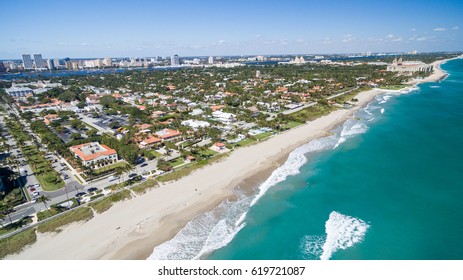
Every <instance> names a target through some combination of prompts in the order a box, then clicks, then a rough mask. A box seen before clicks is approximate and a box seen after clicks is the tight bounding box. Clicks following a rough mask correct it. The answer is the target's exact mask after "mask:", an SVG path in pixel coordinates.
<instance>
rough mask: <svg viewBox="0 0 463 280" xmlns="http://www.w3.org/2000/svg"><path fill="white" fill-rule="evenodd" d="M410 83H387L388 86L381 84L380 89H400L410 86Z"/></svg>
mask: <svg viewBox="0 0 463 280" xmlns="http://www.w3.org/2000/svg"><path fill="white" fill-rule="evenodd" d="M408 86H409V85H387V86H380V87H379V88H380V89H390V90H399V89H403V88H406V87H408Z"/></svg>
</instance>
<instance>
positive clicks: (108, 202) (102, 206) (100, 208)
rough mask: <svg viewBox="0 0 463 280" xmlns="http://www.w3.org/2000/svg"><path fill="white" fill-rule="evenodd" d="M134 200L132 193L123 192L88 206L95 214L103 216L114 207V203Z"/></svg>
mask: <svg viewBox="0 0 463 280" xmlns="http://www.w3.org/2000/svg"><path fill="white" fill-rule="evenodd" d="M130 198H132V194H131V193H130V191H129V190H123V191H120V192H118V193H115V194H111V195H109V196H108V197H106V198H103V199H102V200H99V201H97V202H92V203H90V204H88V206H90V207H91V208H93V210H95V212H97V213H99V214H101V213H103V212H104V211H106V210H108V209H109V208H111V207H112V206H113V204H114V203H116V202H118V201H122V200H125V199H130Z"/></svg>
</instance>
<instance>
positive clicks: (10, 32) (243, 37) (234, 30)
mask: <svg viewBox="0 0 463 280" xmlns="http://www.w3.org/2000/svg"><path fill="white" fill-rule="evenodd" d="M0 11H1V12H2V17H1V22H2V23H1V25H0V59H19V58H20V57H21V54H23V53H31V54H34V53H41V54H42V56H43V57H44V58H64V57H71V58H84V57H152V56H171V55H173V54H178V55H179V56H210V55H212V56H221V55H224V56H225V55H275V54H328V53H361V52H367V51H371V52H373V53H376V52H408V51H413V50H417V51H418V52H432V51H461V50H462V48H463V47H462V46H463V33H462V31H463V30H462V29H463V16H462V15H463V1H461V0H457V1H446V0H439V1H429V0H421V1H406V0H402V1H396V0H391V1H389V0H388V1H375V0H369V1H363V0H345V1H341V0H337V1H335V0H323V1H314V0H278V1H273V0H266V1H264V0H245V1H243V0H235V1H234V0H214V1H210V0H190V1H188V0H159V1H158V0H151V1H149V0H146V1H142V0H126V1H120V0H111V1H105V0H92V1H89V0H65V1H63V0H55V1H53V0H40V1H37V0H36V1H33V0H29V1H26V0H0Z"/></svg>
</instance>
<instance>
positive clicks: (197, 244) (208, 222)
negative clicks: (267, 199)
mask: <svg viewBox="0 0 463 280" xmlns="http://www.w3.org/2000/svg"><path fill="white" fill-rule="evenodd" d="M249 203H250V198H249V197H245V196H243V195H238V200H237V201H224V202H222V203H221V204H220V205H219V206H218V207H216V208H215V209H213V210H212V211H209V212H206V213H203V214H200V215H198V216H196V217H195V218H193V219H192V220H191V221H190V222H188V224H187V225H186V226H185V227H184V228H183V229H182V230H181V231H179V232H178V233H177V235H176V236H175V237H174V238H172V239H171V240H169V241H167V242H164V243H163V244H161V245H159V246H157V247H156V248H154V250H153V253H152V254H151V256H150V257H149V258H148V259H150V260H188V259H199V258H201V257H203V256H204V255H205V254H208V253H210V252H212V251H214V250H217V249H219V248H221V247H223V246H225V245H227V244H228V243H229V242H230V241H232V240H233V237H234V236H235V235H236V234H237V233H238V232H239V231H240V230H241V229H242V228H243V227H244V226H245V225H246V224H245V223H244V222H243V219H244V218H243V212H247V210H248V209H249ZM240 220H241V221H240Z"/></svg>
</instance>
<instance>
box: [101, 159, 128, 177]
mask: <svg viewBox="0 0 463 280" xmlns="http://www.w3.org/2000/svg"><path fill="white" fill-rule="evenodd" d="M126 165H127V162H125V161H120V162H117V163H115V164H111V165H108V166H105V167H102V168H99V169H96V170H95V171H93V172H94V173H95V174H97V175H98V174H101V173H103V172H106V171H108V170H113V169H116V168H117V167H124V166H126Z"/></svg>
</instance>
